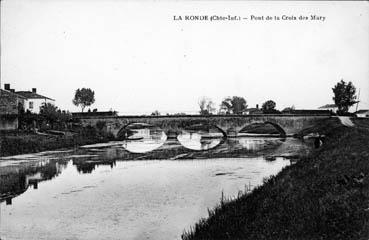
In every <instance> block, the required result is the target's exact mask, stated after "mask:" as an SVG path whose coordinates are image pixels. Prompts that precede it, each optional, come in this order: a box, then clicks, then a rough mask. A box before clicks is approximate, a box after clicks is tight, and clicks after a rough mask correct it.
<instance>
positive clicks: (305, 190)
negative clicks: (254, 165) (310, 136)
mask: <svg viewBox="0 0 369 240" xmlns="http://www.w3.org/2000/svg"><path fill="white" fill-rule="evenodd" d="M354 122H355V121H354ZM368 127H369V124H368V123H367V122H365V121H360V122H357V125H356V127H352V128H349V127H344V126H340V125H339V124H338V123H337V122H336V121H331V122H328V123H324V125H322V126H320V127H317V128H315V129H314V130H317V131H319V132H320V133H322V134H325V135H326V140H325V144H324V146H323V148H321V149H320V150H318V151H316V152H315V153H312V154H311V155H310V156H308V157H305V158H302V159H301V160H300V161H299V162H298V163H296V164H294V165H291V166H289V167H287V168H285V169H283V170H282V171H281V172H280V173H279V174H278V175H277V176H273V177H271V178H269V179H268V180H266V181H265V183H264V184H263V185H262V186H260V187H258V188H256V189H254V191H253V192H252V193H250V194H245V195H243V196H240V197H239V198H237V199H235V200H233V201H229V202H226V203H221V204H220V205H219V206H218V207H216V208H215V209H213V210H211V211H209V218H207V219H202V220H201V221H200V222H199V223H197V224H196V225H195V226H194V227H193V228H192V229H190V230H189V231H187V232H185V233H184V234H183V236H182V238H183V239H184V240H190V239H368V238H369V147H368V146H369V128H368Z"/></svg>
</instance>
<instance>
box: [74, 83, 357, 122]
mask: <svg viewBox="0 0 369 240" xmlns="http://www.w3.org/2000/svg"><path fill="white" fill-rule="evenodd" d="M332 90H333V94H334V97H333V101H334V103H335V105H336V106H337V107H338V111H337V113H338V114H345V113H347V112H348V110H349V107H350V106H352V105H354V104H355V103H357V100H356V88H355V86H354V85H353V84H352V82H349V83H346V82H345V81H343V80H341V81H340V82H338V83H337V84H336V85H335V86H334V87H333V88H332ZM94 102H95V92H94V91H92V90H91V89H90V88H82V89H77V90H76V92H75V96H74V99H73V104H74V105H76V106H80V107H81V110H82V112H83V111H84V109H85V107H87V106H91V105H92V104H93V103H94ZM199 107H200V111H199V113H200V114H201V115H209V114H214V113H216V108H215V104H214V102H213V101H212V100H211V99H210V98H208V97H203V98H201V99H200V100H199ZM246 109H247V101H246V100H245V98H243V97H239V96H233V97H226V98H224V99H223V101H222V102H221V104H220V106H219V110H218V113H219V114H243V113H244V112H245V111H246ZM261 110H262V111H263V113H266V114H268V113H279V111H278V110H276V103H275V102H274V101H273V100H268V101H266V102H264V103H263V104H262V107H261ZM288 110H290V111H292V110H294V107H290V108H286V109H284V111H288ZM152 115H154V116H158V115H160V113H159V112H158V111H155V112H153V113H152Z"/></svg>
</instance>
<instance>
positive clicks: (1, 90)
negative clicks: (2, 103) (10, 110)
mask: <svg viewBox="0 0 369 240" xmlns="http://www.w3.org/2000/svg"><path fill="white" fill-rule="evenodd" d="M1 93H6V94H8V95H11V96H13V97H17V98H22V99H26V98H25V97H23V96H22V95H19V94H17V93H13V92H11V91H7V90H3V89H0V96H1Z"/></svg>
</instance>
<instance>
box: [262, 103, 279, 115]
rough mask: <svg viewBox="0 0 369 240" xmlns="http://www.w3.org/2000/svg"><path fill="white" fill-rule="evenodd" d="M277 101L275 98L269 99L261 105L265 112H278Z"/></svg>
mask: <svg viewBox="0 0 369 240" xmlns="http://www.w3.org/2000/svg"><path fill="white" fill-rule="evenodd" d="M275 106H276V104H275V102H274V101H273V100H268V101H266V102H265V103H263V105H262V106H261V109H262V110H263V113H277V112H278V111H277V110H276V109H275Z"/></svg>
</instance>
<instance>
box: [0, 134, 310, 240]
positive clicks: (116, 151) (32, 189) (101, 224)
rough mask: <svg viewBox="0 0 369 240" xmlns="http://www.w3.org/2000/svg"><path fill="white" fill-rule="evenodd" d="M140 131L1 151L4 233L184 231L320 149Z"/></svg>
mask: <svg viewBox="0 0 369 240" xmlns="http://www.w3.org/2000/svg"><path fill="white" fill-rule="evenodd" d="M133 132H134V134H131V135H130V136H129V137H128V138H127V140H125V141H119V142H118V141H117V142H110V143H107V144H96V145H90V146H83V147H80V148H78V149H70V150H64V151H51V152H42V153H37V154H28V155H19V156H12V157H4V158H2V159H1V160H0V184H1V188H0V194H1V195H0V199H1V203H0V208H1V209H0V211H1V215H0V237H1V239H180V236H181V234H182V233H183V231H184V230H185V229H189V228H190V227H191V226H192V225H193V224H194V223H196V222H197V221H198V220H199V219H200V218H202V217H206V216H207V215H208V212H207V210H208V209H210V208H213V207H214V206H216V205H217V204H218V203H219V202H220V200H221V197H222V196H223V197H224V198H231V197H236V196H237V194H239V193H240V192H244V191H249V190H251V189H252V188H253V187H255V186H257V185H260V184H262V183H263V179H264V178H267V177H268V176H270V175H275V174H277V173H278V172H279V171H280V170H281V169H282V168H283V167H285V166H286V165H289V164H291V163H293V162H294V161H296V159H297V158H298V157H299V156H301V155H305V154H307V153H308V152H309V151H310V149H311V148H312V143H311V142H309V141H302V140H298V139H294V138H285V139H282V138H277V137H273V138H268V137H249V136H244V137H239V138H234V139H222V138H221V137H220V136H218V135H216V134H209V133H206V134H204V133H201V132H197V133H196V132H184V133H183V134H181V135H180V136H178V138H177V139H167V137H166V136H165V134H163V133H161V132H158V131H156V130H152V129H151V130H150V131H147V130H146V131H141V130H135V131H133ZM128 135H129V134H128ZM132 136H134V138H132ZM130 137H131V138H130Z"/></svg>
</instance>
